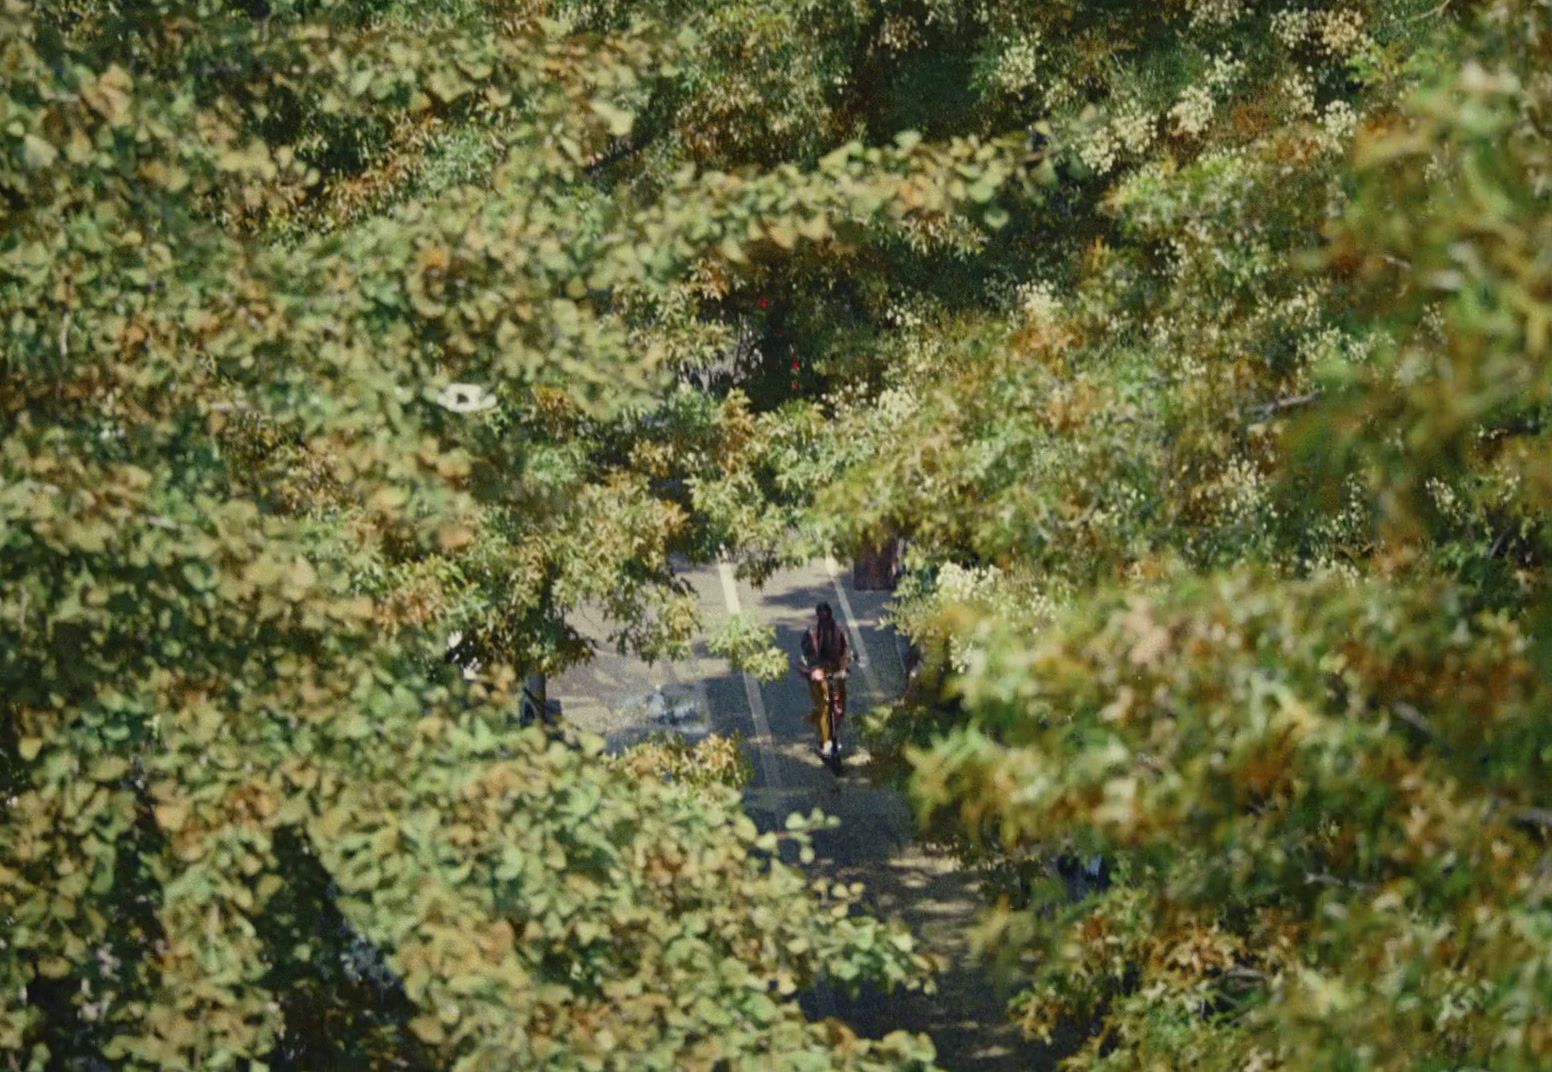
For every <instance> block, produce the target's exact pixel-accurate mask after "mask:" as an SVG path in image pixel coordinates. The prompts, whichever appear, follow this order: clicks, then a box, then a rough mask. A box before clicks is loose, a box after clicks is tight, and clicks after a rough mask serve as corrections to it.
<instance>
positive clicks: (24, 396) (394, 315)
mask: <svg viewBox="0 0 1552 1072" xmlns="http://www.w3.org/2000/svg"><path fill="white" fill-rule="evenodd" d="M540 15H542V12H537V11H534V10H530V9H525V8H524V7H523V6H522V5H516V6H507V5H500V4H490V5H484V4H481V5H472V4H471V5H463V6H457V5H447V6H438V5H415V4H407V5H406V4H389V5H357V4H343V3H342V4H331V3H297V4H290V3H275V4H225V3H216V2H200V3H175V2H148V3H132V4H109V3H103V4H95V3H58V4H50V3H40V4H25V3H21V2H18V0H5V3H4V5H3V7H0V74H3V79H4V82H3V94H0V126H3V127H4V135H3V142H0V194H3V211H4V214H5V215H4V225H3V229H0V306H3V308H0V316H3V319H4V321H5V324H6V338H5V342H4V349H3V356H0V362H3V366H4V376H3V380H0V411H3V413H4V422H3V431H0V472H3V485H0V487H3V490H0V549H3V553H0V623H3V624H0V705H3V707H0V715H3V717H0V799H3V800H4V813H3V819H0V921H3V926H0V992H3V993H4V995H5V998H4V1001H3V1002H0V1065H3V1066H4V1067H8V1068H45V1067H66V1068H69V1067H88V1066H92V1067H96V1065H94V1064H93V1062H94V1061H96V1060H103V1059H105V1060H107V1061H109V1062H112V1063H113V1064H114V1065H115V1066H119V1067H147V1068H158V1069H164V1068H199V1069H219V1068H235V1067H252V1068H256V1067H263V1066H264V1065H266V1064H267V1065H269V1066H273V1067H295V1068H316V1067H325V1066H327V1067H367V1066H372V1067H425V1068H447V1067H454V1068H461V1069H475V1068H510V1067H514V1066H522V1067H529V1066H536V1065H538V1064H543V1065H544V1066H545V1067H557V1068H560V1067H578V1068H603V1067H626V1066H628V1067H642V1066H643V1065H651V1066H660V1067H675V1068H678V1067H712V1066H714V1065H716V1064H718V1063H719V1062H728V1061H733V1062H735V1063H741V1062H743V1061H744V1060H752V1059H757V1058H758V1059H764V1060H768V1061H774V1062H776V1063H778V1064H781V1065H783V1066H790V1067H803V1066H805V1065H807V1066H811V1067H830V1066H831V1065H834V1064H840V1065H845V1066H850V1067H874V1066H881V1065H885V1064H887V1065H890V1066H909V1065H913V1064H917V1063H920V1062H922V1061H924V1060H927V1059H928V1058H929V1057H930V1047H926V1048H924V1043H923V1042H922V1041H921V1040H918V1039H913V1038H908V1037H905V1036H900V1037H897V1038H891V1039H887V1040H884V1041H883V1042H881V1043H862V1042H858V1041H857V1040H855V1038H854V1037H853V1036H852V1035H851V1034H850V1032H848V1031H847V1030H846V1029H845V1028H844V1027H841V1026H839V1025H836V1024H833V1023H832V1024H810V1023H808V1022H806V1021H805V1020H804V1018H803V1016H802V1013H801V1012H800V1010H799V1008H798V1006H797V1004H796V1003H795V1002H794V1001H791V1000H787V999H788V998H789V997H790V996H791V995H792V994H793V993H794V992H795V991H796V990H798V989H800V988H802V987H805V986H808V985H810V984H812V983H813V982H814V981H815V980H816V979H819V978H821V977H825V976H828V977H830V978H832V979H835V980H842V981H860V980H867V981H872V982H876V983H895V982H904V981H911V982H919V981H920V977H921V972H922V968H923V967H924V961H923V960H922V958H920V957H919V956H917V955H916V954H914V953H913V952H912V943H911V940H910V938H909V937H908V936H907V935H905V934H903V933H901V932H900V931H898V930H893V929H888V928H885V927H883V926H882V925H880V924H879V923H877V922H876V921H874V920H871V919H869V918H867V917H865V916H862V915H857V914H851V912H850V910H851V907H852V905H853V904H854V902H855V901H856V900H857V897H858V891H857V890H853V889H845V888H840V887H837V888H834V889H832V888H830V887H829V886H827V885H824V884H819V885H811V884H810V881H809V879H808V878H806V877H805V876H804V874H803V873H802V872H801V871H800V870H798V869H797V868H795V867H794V866H791V865H790V864H788V863H783V862H782V861H781V858H780V857H779V855H778V852H777V850H778V849H779V848H780V847H781V843H782V842H783V841H789V842H791V841H796V842H798V845H797V848H798V850H800V854H801V855H804V856H806V855H807V851H808V850H807V849H805V848H803V847H802V842H803V840H804V838H805V836H806V835H805V830H806V829H807V825H808V823H807V821H806V820H794V821H793V822H792V823H791V824H789V832H787V833H785V834H782V835H776V834H766V835H760V834H758V833H757V831H756V830H755V827H754V825H753V824H752V823H751V822H750V821H749V819H748V818H746V817H745V816H744V815H743V814H742V812H741V809H740V805H739V802H738V797H737V793H736V791H735V790H734V789H733V788H731V787H730V786H729V785H727V784H723V783H724V782H727V781H732V782H734V783H736V782H737V781H738V777H737V771H738V766H737V764H736V763H730V762H728V756H727V755H726V754H718V753H716V752H715V750H714V749H713V750H710V751H708V750H705V749H703V750H702V751H701V752H699V753H696V754H695V755H694V756H693V757H692V758H688V759H687V758H686V757H684V756H676V755H675V753H674V751H673V749H671V748H670V749H667V750H666V751H663V750H660V751H659V752H656V753H654V752H647V753H642V754H638V755H637V756H635V757H633V758H632V759H629V760H625V761H618V762H616V761H607V762H606V761H605V760H604V759H603V758H602V757H601V756H599V754H598V750H599V747H600V744H599V742H597V741H588V740H578V739H574V738H572V737H570V736H568V735H565V734H552V733H549V732H546V731H545V730H544V729H543V728H541V727H537V726H536V727H528V728H524V727H522V726H521V725H519V724H518V719H517V717H516V712H517V711H518V703H517V690H518V687H519V684H520V681H521V679H522V677H523V675H525V674H527V673H529V672H531V671H535V670H541V671H542V670H546V669H553V668H555V667H557V666H561V665H564V664H565V662H566V661H567V660H570V659H574V658H577V657H578V656H579V655H580V654H582V647H581V645H580V642H579V640H578V638H577V637H576V635H575V634H574V633H572V632H571V630H570V629H569V628H568V627H567V625H566V614H567V611H568V610H569V609H570V608H572V607H574V606H576V605H577V604H578V603H580V602H582V601H584V600H589V601H592V602H594V603H595V604H600V605H602V606H603V607H604V608H605V609H606V610H608V611H609V612H611V613H612V614H613V616H614V619H615V621H616V622H617V624H618V639H619V641H620V643H622V644H624V645H627V646H630V647H632V648H634V649H635V650H636V651H638V652H641V653H643V654H646V655H649V656H650V655H659V654H662V653H665V652H671V651H674V650H679V649H681V648H682V647H683V645H684V643H685V642H686V640H687V638H688V637H689V636H690V635H692V633H693V631H694V629H695V625H696V623H695V616H694V611H693V605H692V603H691V601H690V600H689V599H687V598H686V596H685V595H684V594H683V593H682V592H681V591H680V589H679V587H678V585H676V583H675V582H674V581H673V578H672V574H671V572H670V569H669V565H668V554H669V552H670V550H672V549H675V548H677V549H681V550H689V551H692V552H693V551H695V550H697V549H698V548H702V547H704V546H714V544H711V545H708V544H707V543H706V540H707V539H708V537H707V536H706V535H705V532H704V529H703V528H697V527H696V526H694V525H692V524H691V523H690V522H689V520H688V518H687V512H686V508H685V507H686V503H685V498H686V496H685V494H684V493H683V492H682V490H681V491H680V492H678V493H676V492H674V491H673V489H672V488H671V487H669V486H668V485H667V484H666V483H665V475H666V469H665V467H664V465H663V463H662V460H661V458H660V457H658V455H660V454H661V453H662V448H661V446H660V443H659V439H658V437H659V435H660V433H662V432H663V430H664V429H667V430H668V434H669V435H670V436H672V437H673V438H674V441H675V442H676V443H677V444H678V445H679V446H681V447H684V446H686V445H688V446H689V447H690V448H691V449H702V448H704V446H705V445H706V442H707V441H713V442H714V441H715V440H716V439H718V438H721V437H725V436H734V435H737V434H738V429H739V426H740V421H741V419H742V418H741V414H743V412H744V411H743V410H742V409H741V408H740V406H739V405H738V404H737V403H736V402H733V403H729V404H728V405H726V406H724V405H722V404H720V403H717V402H715V401H711V400H708V399H706V398H705V397H704V396H698V395H694V394H693V393H687V392H682V391H681V392H678V393H676V391H675V387H674V376H675V373H676V372H678V371H680V370H681V369H683V368H684V367H685V366H686V364H688V363H691V362H694V361H705V360H707V359H708V357H709V356H711V355H712V354H713V353H714V351H712V350H709V349H707V346H708V344H707V343H706V342H704V340H700V336H703V335H704V336H707V337H709V338H711V339H712V340H713V341H715V339H716V338H718V337H719V336H718V333H717V332H716V331H715V330H713V329H710V328H705V327H703V326H702V325H701V324H700V319H701V318H700V317H699V316H698V314H697V312H696V310H695V308H694V307H693V301H692V299H694V300H699V299H698V298H694V295H697V294H699V293H700V291H699V290H696V289H695V288H697V287H700V288H704V287H705V286H706V285H707V284H706V283H705V282H704V280H705V279H706V278H710V277H711V276H715V277H717V278H725V277H730V276H731V275H732V274H735V273H737V272H738V271H741V270H743V267H744V266H746V265H748V264H749V263H750V261H751V259H752V258H753V257H755V256H762V257H781V256H787V255H789V253H791V254H792V255H796V254H795V249H796V247H799V246H800V245H806V244H811V243H813V242H828V241H836V242H839V241H842V239H843V237H846V236H849V237H848V238H847V240H849V241H851V242H853V243H865V242H868V241H876V240H881V239H882V236H884V235H887V234H888V233H890V232H891V231H893V230H898V229H899V228H900V227H901V226H904V225H907V224H908V223H909V222H910V221H911V220H912V219H913V218H914V217H915V216H916V215H922V214H931V213H937V214H945V213H949V212H951V211H953V205H954V204H956V203H958V202H960V201H963V200H964V199H965V198H966V197H967V196H968V195H967V192H966V187H967V184H971V185H974V184H977V183H982V182H983V181H985V182H995V181H996V179H997V176H998V175H999V174H1002V173H1004V172H1005V171H1006V168H1007V165H1006V164H1005V163H1000V162H999V161H1000V160H1001V157H1002V156H1003V155H1005V154H1003V153H1001V151H1000V150H998V149H997V148H996V147H995V146H990V145H986V144H982V143H976V142H971V141H966V140H958V141H955V142H953V143H942V144H926V143H923V142H920V141H919V140H918V141H914V142H913V141H910V140H902V141H901V142H900V143H898V144H896V145H890V146H888V147H866V148H865V147H863V146H862V145H860V144H855V143H854V144H851V145H847V146H841V147H839V148H837V149H835V150H834V151H831V152H828V153H827V155H826V156H825V157H824V159H823V160H822V161H818V160H809V161H807V162H806V163H804V165H803V166H798V165H797V164H783V165H781V166H779V167H772V168H769V169H765V170H762V171H756V172H748V171H745V172H740V173H739V174H733V173H730V172H726V171H717V170H713V169H711V168H710V167H708V166H704V165H703V164H700V163H698V162H696V161H693V160H691V161H687V163H688V165H689V166H677V165H676V166H675V167H674V168H673V169H672V170H671V171H669V172H661V171H660V172H656V173H654V174H653V175H652V177H651V181H649V182H643V183H635V184H633V183H631V182H627V181H624V180H623V179H622V180H620V181H618V182H616V181H612V180H611V179H609V178H608V177H606V176H605V175H603V171H605V170H606V168H607V165H606V162H605V157H607V156H608V155H609V154H610V153H616V152H622V151H628V145H629V143H628V141H627V139H628V138H629V137H630V136H631V131H632V129H633V124H634V118H633V117H634V115H635V113H636V112H638V111H639V110H641V109H643V108H645V107H647V106H648V105H649V104H650V103H651V102H652V101H653V100H654V99H655V96H656V95H657V94H659V93H661V92H665V91H666V90H665V89H664V87H675V86H679V85H681V84H682V83H684V81H685V78H686V76H685V72H684V68H683V67H682V63H683V57H684V55H685V50H686V49H687V48H690V47H691V46H693V44H694V35H693V33H690V32H684V33H681V32H679V29H678V28H677V27H675V28H668V27H665V26H664V25H663V24H661V23H656V24H654V23H646V24H640V23H633V24H632V25H630V26H623V27H620V28H618V29H616V28H613V27H610V28H606V29H604V30H601V31H597V32H594V31H590V30H587V29H585V28H583V27H582V26H581V25H580V24H579V23H578V22H577V20H575V19H571V20H563V21H557V20H555V19H549V18H541V17H539V16H540ZM727 136H728V138H729V139H733V140H736V137H737V135H736V134H734V133H729V134H728V135H727ZM622 146H625V147H626V148H625V149H622ZM980 189H981V188H980V187H977V191H978V192H979V191H980ZM927 197H930V199H931V200H932V207H931V208H926V207H924V206H923V201H922V199H923V198H927ZM708 273H710V275H708ZM687 302H690V303H691V304H690V305H686V303H687ZM698 340H700V341H698ZM659 410H661V412H658V411H659ZM697 437H699V439H700V441H701V442H700V443H699V444H697V442H696V440H697ZM655 452H656V453H655ZM676 495H677V498H676ZM454 638H456V643H454V644H453V646H452V648H451V650H449V641H450V640H452V639H454ZM466 671H467V672H472V673H474V675H475V679H476V680H475V681H474V683H473V684H469V683H467V682H466ZM690 767H693V768H694V769H695V771H696V774H697V776H696V777H687V776H686V772H687V768H690ZM719 771H720V772H726V773H727V777H725V778H723V777H715V776H714V775H716V774H717V772H719ZM817 919H825V920H826V921H827V925H825V926H823V927H819V928H816V927H815V926H814V922H815V920H817Z"/></svg>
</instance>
